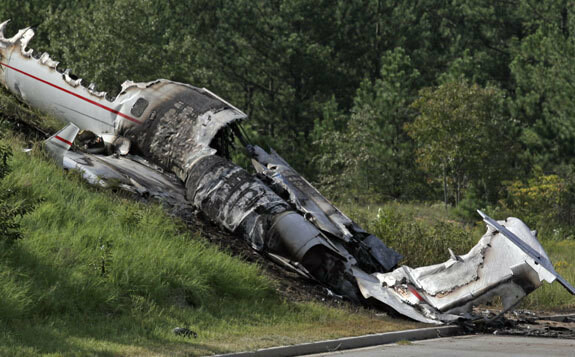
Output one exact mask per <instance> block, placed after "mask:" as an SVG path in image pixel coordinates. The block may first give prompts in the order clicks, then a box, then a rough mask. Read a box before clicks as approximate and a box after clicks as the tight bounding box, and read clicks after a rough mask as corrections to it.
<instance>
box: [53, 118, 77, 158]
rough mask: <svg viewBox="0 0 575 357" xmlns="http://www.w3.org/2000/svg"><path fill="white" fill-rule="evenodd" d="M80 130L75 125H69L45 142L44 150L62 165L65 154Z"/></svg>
mask: <svg viewBox="0 0 575 357" xmlns="http://www.w3.org/2000/svg"><path fill="white" fill-rule="evenodd" d="M79 131H80V129H79V128H78V127H77V126H76V125H74V124H68V125H67V126H65V127H64V128H63V129H62V130H60V131H59V132H57V133H56V134H54V135H52V136H51V137H50V138H48V139H47V140H46V141H45V142H44V148H45V149H46V150H47V151H48V152H49V153H50V154H51V155H52V157H54V159H56V161H57V162H58V163H59V164H62V161H63V157H64V154H65V153H66V152H67V151H68V150H70V148H71V147H72V143H73V142H74V139H76V135H78V132H79Z"/></svg>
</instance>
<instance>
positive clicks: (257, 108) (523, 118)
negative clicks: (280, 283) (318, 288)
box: [0, 0, 575, 235]
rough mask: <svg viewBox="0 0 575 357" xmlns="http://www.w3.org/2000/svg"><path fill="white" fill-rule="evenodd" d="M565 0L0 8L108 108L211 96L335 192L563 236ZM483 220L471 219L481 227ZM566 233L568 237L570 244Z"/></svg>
mask: <svg viewBox="0 0 575 357" xmlns="http://www.w3.org/2000/svg"><path fill="white" fill-rule="evenodd" d="M574 11H575V5H574V4H573V3H572V2H570V1H567V0H559V1H557V0H553V1H551V0H543V1H540V0H504V1H487V0H455V1H441V0H420V1H386V0H346V1H339V0H330V1H326V0H271V1H270V0H266V1H262V0H250V1H248V0H235V1H222V0H219V1H214V0H209V1H208V0H194V1H173V0H169V1H152V0H94V1H89V2H87V1H74V0H30V1H25V2H22V1H20V0H4V1H2V2H1V3H0V14H1V15H2V16H1V17H2V18H3V19H12V22H11V24H10V27H9V31H8V34H10V33H15V31H16V30H17V29H20V28H24V27H26V26H34V27H35V28H36V29H37V35H36V37H35V38H34V40H33V42H32V44H31V47H32V48H34V49H35V50H37V51H39V52H40V53H41V52H43V51H47V52H49V53H50V54H51V56H52V58H55V59H58V60H61V61H62V66H64V67H69V68H71V69H72V71H73V73H75V74H76V75H78V76H79V77H82V78H84V79H85V81H88V82H89V81H92V82H94V83H96V85H97V87H98V89H99V90H107V91H108V93H109V95H110V96H111V97H113V96H114V95H115V94H117V93H118V90H119V88H120V87H119V86H120V84H121V83H122V82H123V81H124V80H128V79H129V80H134V81H150V80H153V79H156V78H168V79H172V80H175V81H180V82H185V83H190V84H193V85H195V86H198V87H206V88H209V89H210V90H212V91H213V92H215V93H218V94H219V95H220V96H222V97H223V98H225V99H226V100H228V101H229V102H231V103H233V104H234V105H235V106H237V107H238V108H240V109H242V110H243V111H244V112H246V113H247V114H248V115H249V117H250V120H249V122H248V124H247V125H246V131H247V132H248V133H249V135H250V138H251V140H252V141H254V142H256V143H258V144H259V145H261V146H264V147H267V146H272V147H273V148H274V149H275V150H276V151H278V152H279V153H281V154H282V156H284V157H285V158H286V160H287V161H288V162H290V163H291V164H292V165H293V166H294V168H296V169H297V170H298V171H300V172H301V173H302V174H303V175H304V176H306V177H307V178H309V179H310V180H311V181H312V182H313V183H315V184H317V185H318V186H319V188H320V190H322V192H325V193H326V194H327V195H328V197H330V198H331V199H334V200H336V201H339V202H342V201H349V202H353V203H354V204H360V205H365V204H369V203H374V202H387V201H401V202H405V201H417V202H444V204H445V206H446V207H450V208H455V209H456V210H457V212H458V213H459V214H460V215H461V216H462V217H471V216H472V215H473V214H474V213H473V212H474V209H476V208H482V209H486V210H487V211H489V212H493V211H498V212H499V211H501V212H508V211H512V212H513V213H514V214H515V215H517V216H520V217H522V218H523V219H524V220H526V222H527V223H528V224H532V225H539V226H549V227H551V226H554V225H557V224H559V225H561V226H563V227H565V230H569V228H568V227H569V226H570V225H571V223H573V221H574V218H575V212H574V209H573V206H574V205H575V196H574V193H575V180H574V179H573V174H572V173H573V170H574V169H573V163H574V162H573V158H574V153H575V145H574V144H575V115H574V114H575V105H574V104H573V101H572V100H571V98H573V97H574V94H575V70H573V69H572V64H570V63H572V60H573V58H574V56H575V42H574V40H573V35H574V33H573V32H574V31H575V20H574V15H575V13H574ZM475 218H476V217H474V219H475ZM564 234H569V235H570V234H571V232H567V231H565V232H564Z"/></svg>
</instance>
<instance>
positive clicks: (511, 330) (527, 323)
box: [465, 310, 575, 339]
mask: <svg viewBox="0 0 575 357" xmlns="http://www.w3.org/2000/svg"><path fill="white" fill-rule="evenodd" d="M477 317H480V318H477ZM465 327H466V328H467V329H468V331H470V332H474V333H478V332H479V333H488V334H494V335H513V336H530V337H548V338H566V339H575V315H568V316H560V315H559V316H544V315H543V314H536V313H534V312H531V311H526V310H516V311H513V312H508V313H505V314H502V313H501V312H493V311H481V312H477V314H476V320H475V321H474V322H471V323H468V324H466V325H465Z"/></svg>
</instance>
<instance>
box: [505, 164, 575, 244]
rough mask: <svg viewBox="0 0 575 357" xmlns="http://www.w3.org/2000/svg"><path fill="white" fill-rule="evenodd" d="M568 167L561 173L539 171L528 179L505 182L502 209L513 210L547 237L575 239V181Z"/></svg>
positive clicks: (541, 234) (514, 213)
mask: <svg viewBox="0 0 575 357" xmlns="http://www.w3.org/2000/svg"><path fill="white" fill-rule="evenodd" d="M573 177H574V176H573V171H572V169H570V168H568V169H567V170H563V171H562V172H559V174H544V173H543V172H541V171H540V170H538V171H535V172H534V174H533V176H532V177H530V178H529V179H528V180H526V181H521V180H515V181H509V182H506V184H505V191H506V194H505V197H504V198H503V199H502V200H501V202H500V207H501V209H502V210H507V211H508V212H513V215H516V216H518V217H521V219H522V220H524V221H525V222H526V223H527V224H528V225H529V226H531V227H537V229H538V230H539V232H540V236H542V237H544V238H546V239H556V240H560V239H573V238H574V237H575V231H574V230H573V228H572V227H573V223H574V222H575V180H574V179H573Z"/></svg>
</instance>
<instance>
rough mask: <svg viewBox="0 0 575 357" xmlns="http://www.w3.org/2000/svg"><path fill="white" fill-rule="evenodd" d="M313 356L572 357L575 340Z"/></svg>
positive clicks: (436, 342)
mask: <svg viewBox="0 0 575 357" xmlns="http://www.w3.org/2000/svg"><path fill="white" fill-rule="evenodd" d="M313 356H337V357H343V356H357V357H375V356H401V357H409V356H418V357H419V356H454V357H455V356H458V357H459V356H490V357H496V356H546V357H551V356H568V357H575V340H567V339H558V338H542V337H522V336H493V335H472V336H459V337H447V338H438V339H433V340H425V341H415V342H407V344H393V345H383V346H375V347H367V348H362V349H356V350H347V351H342V352H332V353H321V354H316V355H313Z"/></svg>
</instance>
